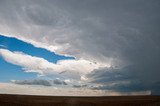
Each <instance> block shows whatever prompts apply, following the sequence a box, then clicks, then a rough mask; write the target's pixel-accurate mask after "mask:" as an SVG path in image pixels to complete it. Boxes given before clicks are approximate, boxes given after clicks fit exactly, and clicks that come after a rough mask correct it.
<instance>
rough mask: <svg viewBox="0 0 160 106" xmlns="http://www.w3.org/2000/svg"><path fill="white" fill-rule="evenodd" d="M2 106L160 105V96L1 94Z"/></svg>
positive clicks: (0, 105) (0, 102)
mask: <svg viewBox="0 0 160 106" xmlns="http://www.w3.org/2000/svg"><path fill="white" fill-rule="evenodd" d="M0 106H160V96H105V97H78V96H77V97H75V96H38V95H12V94H0Z"/></svg>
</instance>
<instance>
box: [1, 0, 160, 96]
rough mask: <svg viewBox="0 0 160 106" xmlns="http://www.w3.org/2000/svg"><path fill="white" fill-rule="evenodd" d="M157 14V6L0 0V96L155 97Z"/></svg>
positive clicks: (131, 0)
mask: <svg viewBox="0 0 160 106" xmlns="http://www.w3.org/2000/svg"><path fill="white" fill-rule="evenodd" d="M159 10H160V1H159V0H147V1H146V0H121V1H117V0H45V1H44V0H14V1H13V0H0V93H11V92H13V91H14V92H15V93H20V94H26V92H24V91H27V94H44V95H48V94H51V95H57V92H59V91H58V90H62V91H63V92H64V93H63V94H64V95H74V93H75V94H76V95H80V94H81V93H82V95H83V94H84V95H88V94H89V95H98V96H100V95H101V96H105V95H160V91H159V89H160V86H159V85H160V78H159V76H160V65H159V64H160V62H159V60H160V42H159V41H160V14H159ZM10 86H11V88H10ZM8 87H9V88H10V89H9V88H8ZM51 88H53V89H52V91H50V89H51ZM54 88H55V89H54ZM26 89H28V90H26ZM36 89H39V90H40V92H42V93H40V92H38V91H37V92H36ZM46 89H47V91H48V92H46ZM54 91H55V93H53V92H54ZM83 91H84V92H83ZM69 92H70V93H69ZM78 92H81V93H78ZM95 92H96V93H95ZM58 95H61V94H59V93H58Z"/></svg>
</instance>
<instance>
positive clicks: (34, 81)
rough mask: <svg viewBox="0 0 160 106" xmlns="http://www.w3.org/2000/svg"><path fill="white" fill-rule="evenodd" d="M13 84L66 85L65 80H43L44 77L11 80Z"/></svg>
mask: <svg viewBox="0 0 160 106" xmlns="http://www.w3.org/2000/svg"><path fill="white" fill-rule="evenodd" d="M11 82H12V83H14V84H18V85H43V86H55V85H67V82H65V81H63V80H61V79H54V80H45V79H32V80H12V81H11Z"/></svg>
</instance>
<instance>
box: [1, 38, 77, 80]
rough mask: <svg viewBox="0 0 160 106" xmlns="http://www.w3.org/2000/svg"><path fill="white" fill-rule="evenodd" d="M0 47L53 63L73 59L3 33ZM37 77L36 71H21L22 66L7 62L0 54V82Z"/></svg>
mask: <svg viewBox="0 0 160 106" xmlns="http://www.w3.org/2000/svg"><path fill="white" fill-rule="evenodd" d="M0 48H1V49H2V48H3V49H8V50H10V51H20V52H23V53H25V54H28V55H31V56H36V57H41V58H44V59H46V60H47V61H49V62H53V63H56V62H57V61H58V60H66V59H75V58H74V57H67V56H62V55H57V54H55V53H53V52H50V51H48V50H46V49H43V48H37V47H34V46H33V45H31V44H29V43H26V42H23V41H21V40H18V39H16V38H12V37H6V36H3V35H0ZM37 77H38V76H37V73H33V72H32V73H26V72H24V71H23V69H22V67H20V66H17V65H13V64H10V63H8V62H6V61H5V60H4V59H3V58H2V57H1V56H0V82H10V80H25V79H35V78H37ZM52 77H53V76H52ZM55 77H56V76H55ZM44 78H45V77H44ZM48 78H49V77H48Z"/></svg>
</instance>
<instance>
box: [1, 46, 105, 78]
mask: <svg viewBox="0 0 160 106" xmlns="http://www.w3.org/2000/svg"><path fill="white" fill-rule="evenodd" d="M0 55H1V56H2V57H3V58H4V59H5V60H6V61H7V62H9V63H12V64H15V65H18V66H21V67H23V68H24V69H25V71H26V72H37V73H39V74H42V75H43V74H44V75H45V74H46V75H47V74H50V75H51V74H53V75H54V74H58V75H59V76H65V77H66V76H69V77H71V78H80V77H81V76H82V75H85V74H87V73H90V72H91V71H93V70H94V69H98V68H99V67H102V66H101V65H100V64H95V63H93V62H90V61H87V60H83V59H80V60H60V61H58V62H57V63H56V64H54V63H51V62H48V61H47V60H45V59H43V58H40V57H35V56H30V55H27V54H24V53H22V52H11V51H9V50H6V49H0ZM61 72H64V73H61ZM60 73H61V74H60ZM77 76H78V77H77Z"/></svg>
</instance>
